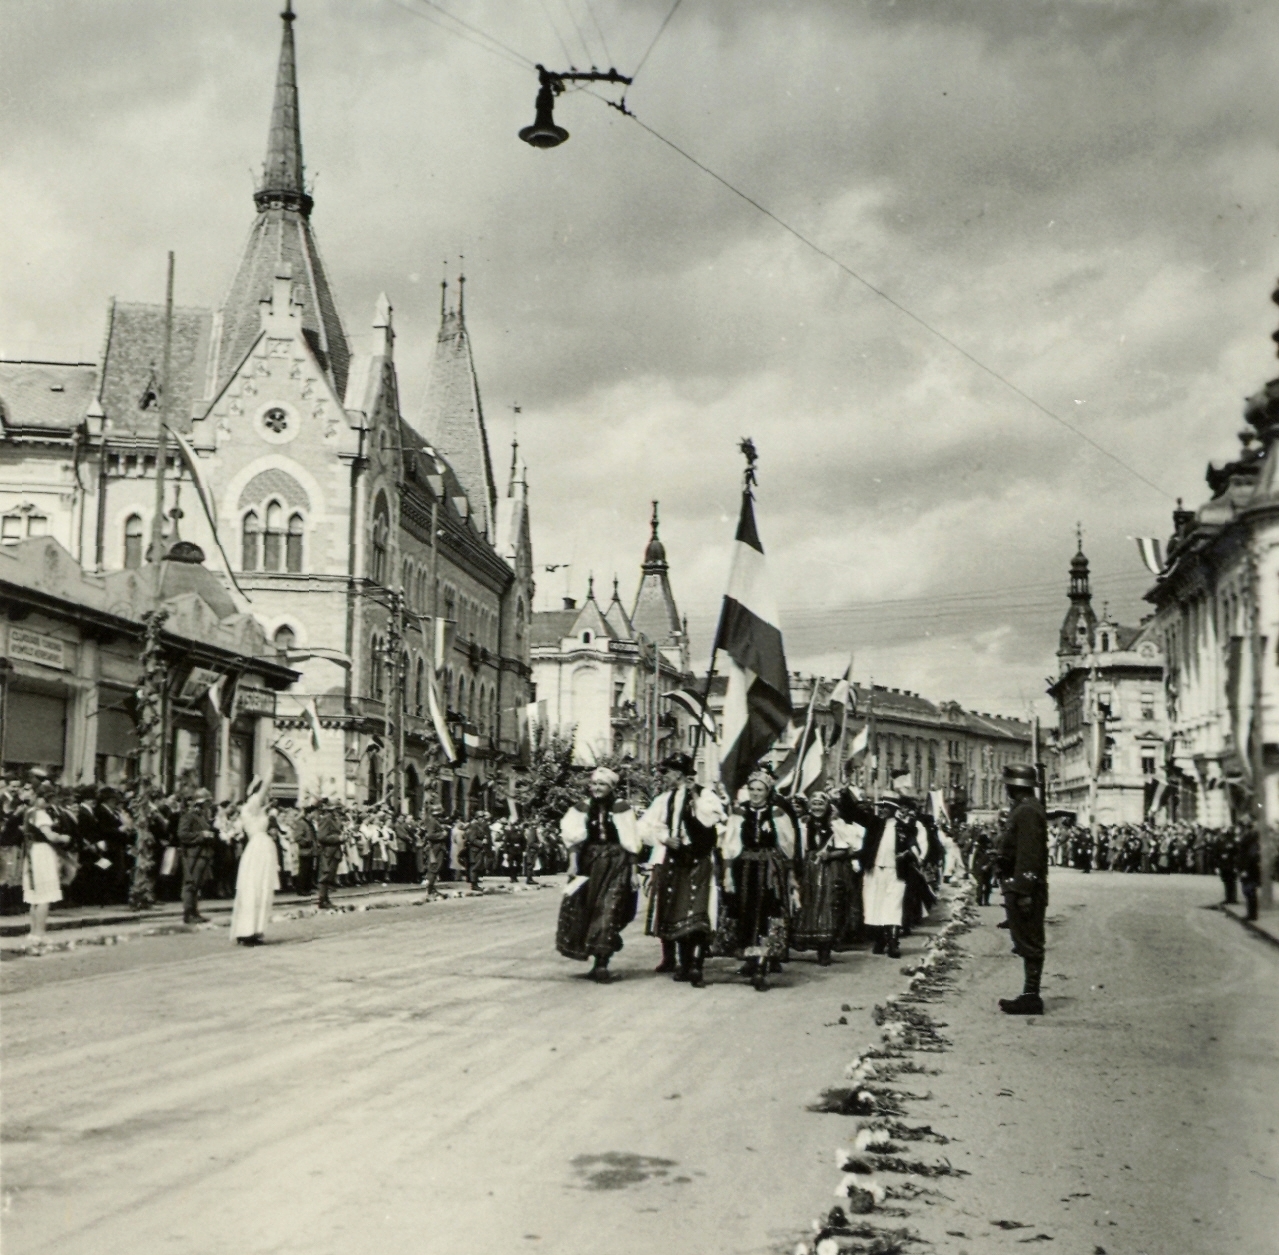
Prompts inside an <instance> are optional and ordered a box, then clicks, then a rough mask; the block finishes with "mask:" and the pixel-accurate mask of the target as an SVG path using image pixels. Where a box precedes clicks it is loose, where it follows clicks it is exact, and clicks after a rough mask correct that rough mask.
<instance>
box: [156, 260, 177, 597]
mask: <svg viewBox="0 0 1279 1255" xmlns="http://www.w3.org/2000/svg"><path fill="white" fill-rule="evenodd" d="M172 358H173V252H172V250H170V252H169V275H168V279H167V281H166V283H165V288H164V360H163V364H162V366H161V369H160V406H159V409H158V411H157V413H156V433H155V434H156V441H155V514H154V515H153V517H152V519H151V561H152V562H153V563H154V564H155V570H156V580H155V586H156V591H157V592H158V591H159V588H160V559H161V558H163V557H164V553H163V549H162V546H163V543H164V471H165V465H166V463H167V462H168V460H169V429H168V427H167V425H166V424H167V423H168V421H169V415H170V413H171V406H170V404H169V383H170V377H169V368H170V365H171V363H172Z"/></svg>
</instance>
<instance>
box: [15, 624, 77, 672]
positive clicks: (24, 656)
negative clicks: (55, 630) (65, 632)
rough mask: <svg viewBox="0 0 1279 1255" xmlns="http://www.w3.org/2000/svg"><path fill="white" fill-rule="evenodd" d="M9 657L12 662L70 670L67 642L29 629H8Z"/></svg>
mask: <svg viewBox="0 0 1279 1255" xmlns="http://www.w3.org/2000/svg"><path fill="white" fill-rule="evenodd" d="M9 657H10V658H11V659H12V660H13V661H14V662H34V663H36V664H37V665H38V666H41V667H56V668H57V669H58V670H59V671H67V670H70V666H71V664H70V663H69V662H68V661H67V642H66V641H64V640H60V639H59V638H58V637H56V636H45V635H44V634H43V633H41V632H32V631H31V630H30V629H29V628H20V627H11V628H10V629H9Z"/></svg>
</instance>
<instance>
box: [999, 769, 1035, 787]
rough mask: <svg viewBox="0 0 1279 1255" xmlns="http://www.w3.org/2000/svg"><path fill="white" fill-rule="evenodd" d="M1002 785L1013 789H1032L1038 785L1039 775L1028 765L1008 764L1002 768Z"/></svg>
mask: <svg viewBox="0 0 1279 1255" xmlns="http://www.w3.org/2000/svg"><path fill="white" fill-rule="evenodd" d="M1004 783H1005V784H1006V785H1011V786H1012V787H1013V788H1015V789H1033V788H1035V787H1036V786H1037V785H1038V784H1039V775H1038V773H1037V772H1036V771H1035V769H1034V767H1032V766H1031V765H1030V764H1029V763H1010V764H1009V765H1008V766H1007V767H1005V768H1004Z"/></svg>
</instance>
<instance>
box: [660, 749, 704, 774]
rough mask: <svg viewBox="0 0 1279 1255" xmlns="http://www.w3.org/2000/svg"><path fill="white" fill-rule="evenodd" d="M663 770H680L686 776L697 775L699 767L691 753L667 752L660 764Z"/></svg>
mask: <svg viewBox="0 0 1279 1255" xmlns="http://www.w3.org/2000/svg"><path fill="white" fill-rule="evenodd" d="M658 766H660V767H661V769H662V770H663V771H678V772H679V773H680V774H681V775H684V776H695V775H696V774H697V767H696V765H695V764H694V763H693V756H692V755H691V754H667V756H666V757H665V758H663V759H662V761H661V762H660V763H659V764H658Z"/></svg>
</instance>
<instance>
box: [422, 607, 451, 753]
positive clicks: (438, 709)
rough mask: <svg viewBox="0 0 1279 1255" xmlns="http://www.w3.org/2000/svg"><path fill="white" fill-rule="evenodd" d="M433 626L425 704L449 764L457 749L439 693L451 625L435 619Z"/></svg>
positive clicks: (449, 641) (442, 698)
mask: <svg viewBox="0 0 1279 1255" xmlns="http://www.w3.org/2000/svg"><path fill="white" fill-rule="evenodd" d="M434 626H435V650H434V653H435V657H434V658H433V659H432V662H433V664H434V665H433V666H432V667H431V669H430V673H429V675H428V677H427V686H426V704H427V708H428V709H429V710H430V712H431V726H432V727H433V728H434V729H435V736H436V739H437V740H438V741H439V743H440V749H441V750H443V752H444V757H445V758H447V759H448V760H449V762H451V763H455V762H457V760H458V755H457V747H456V746H455V745H454V744H453V737H452V736H451V735H450V734H449V725H448V720H447V719H446V718H445V717H444V697H443V695H442V694H441V692H440V675H441V674H442V673H443V671H444V663H445V660H446V659H447V657H448V649H449V646H450V643H451V640H450V638H451V635H452V632H451V629H452V627H453V625H452V624H451V623H447V622H446V621H445V620H443V619H441V618H436V620H435V625H434Z"/></svg>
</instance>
